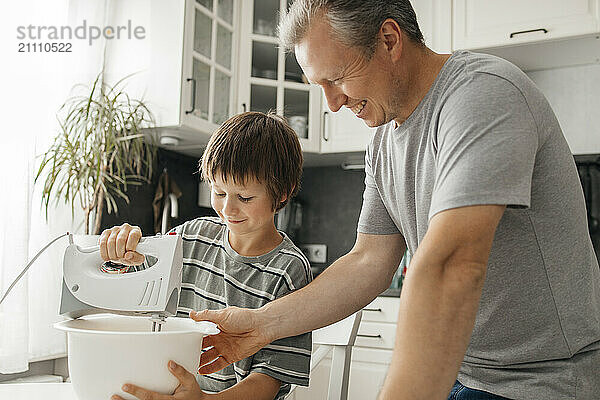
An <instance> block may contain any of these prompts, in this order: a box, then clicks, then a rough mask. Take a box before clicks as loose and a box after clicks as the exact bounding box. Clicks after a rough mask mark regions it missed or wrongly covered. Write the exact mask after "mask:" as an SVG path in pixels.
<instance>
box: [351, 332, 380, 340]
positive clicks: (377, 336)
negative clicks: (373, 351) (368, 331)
mask: <svg viewBox="0 0 600 400" xmlns="http://www.w3.org/2000/svg"><path fill="white" fill-rule="evenodd" d="M356 337H364V338H368V339H381V335H361V334H360V333H359V334H358V335H356Z"/></svg>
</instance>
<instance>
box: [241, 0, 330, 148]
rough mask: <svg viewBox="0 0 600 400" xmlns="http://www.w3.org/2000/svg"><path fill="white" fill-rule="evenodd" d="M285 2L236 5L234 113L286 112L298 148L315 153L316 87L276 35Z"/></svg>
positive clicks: (318, 127)
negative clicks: (237, 37)
mask: <svg viewBox="0 0 600 400" xmlns="http://www.w3.org/2000/svg"><path fill="white" fill-rule="evenodd" d="M288 3H291V1H289V0H255V1H252V0H244V1H243V2H242V4H241V14H242V15H244V18H243V19H242V20H241V26H240V32H241V39H240V40H241V42H240V52H239V56H240V65H239V67H240V81H239V93H238V96H239V99H238V104H237V109H238V111H262V112H267V111H273V112H276V113H277V114H279V115H283V116H285V117H286V118H287V119H288V121H289V123H290V125H291V126H292V128H294V130H295V131H296V133H297V135H298V138H299V139H300V143H301V145H302V149H303V150H304V151H306V152H319V148H320V144H319V143H320V130H321V122H320V118H319V117H320V102H321V98H320V96H321V93H320V89H319V88H318V87H317V86H314V85H310V84H308V82H307V80H306V77H305V76H304V75H303V73H302V69H301V68H300V66H299V65H298V63H297V62H296V58H295V56H294V54H293V53H288V54H286V53H285V52H284V50H283V48H281V46H280V45H279V41H278V39H277V36H276V35H277V32H276V30H277V24H278V22H279V21H278V16H279V15H280V11H283V10H286V9H287V7H288V5H289V4H288Z"/></svg>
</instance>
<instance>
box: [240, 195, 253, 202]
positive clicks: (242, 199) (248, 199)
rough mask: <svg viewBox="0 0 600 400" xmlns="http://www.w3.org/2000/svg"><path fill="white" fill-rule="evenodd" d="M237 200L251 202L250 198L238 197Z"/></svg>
mask: <svg viewBox="0 0 600 400" xmlns="http://www.w3.org/2000/svg"><path fill="white" fill-rule="evenodd" d="M238 198H239V199H240V201H243V202H244V203H247V202H249V201H250V200H252V197H243V196H240V195H238Z"/></svg>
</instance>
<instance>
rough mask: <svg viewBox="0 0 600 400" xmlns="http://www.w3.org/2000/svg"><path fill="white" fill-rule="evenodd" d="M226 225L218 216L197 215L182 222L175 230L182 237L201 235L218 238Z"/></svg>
mask: <svg viewBox="0 0 600 400" xmlns="http://www.w3.org/2000/svg"><path fill="white" fill-rule="evenodd" d="M226 229H227V225H226V224H225V223H224V222H223V221H222V220H221V218H219V217H198V218H195V219H192V220H189V221H187V222H184V223H183V224H181V225H180V226H178V227H177V228H175V231H176V232H177V233H179V234H180V235H182V236H183V237H184V238H185V237H189V236H203V237H207V238H211V239H217V238H220V237H221V236H222V235H223V233H224V232H225V230H226Z"/></svg>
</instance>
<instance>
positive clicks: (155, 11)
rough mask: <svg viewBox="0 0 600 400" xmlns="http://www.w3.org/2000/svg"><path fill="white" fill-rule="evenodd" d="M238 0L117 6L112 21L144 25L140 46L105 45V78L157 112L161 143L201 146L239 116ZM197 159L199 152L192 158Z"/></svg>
mask: <svg viewBox="0 0 600 400" xmlns="http://www.w3.org/2000/svg"><path fill="white" fill-rule="evenodd" d="M239 6H240V2H239V0H171V1H168V2H165V1H163V0H151V1H146V0H130V1H119V2H118V6H116V7H114V10H113V15H111V18H110V21H111V23H112V24H113V25H125V26H126V25H127V23H128V21H134V22H135V24H136V25H139V26H142V27H143V28H144V31H145V37H144V38H143V39H138V40H132V39H130V40H112V41H107V47H106V58H105V60H106V77H107V80H108V81H112V82H114V81H117V80H118V79H121V78H123V77H124V76H127V75H129V74H133V75H132V76H131V77H129V78H128V79H127V80H126V81H125V83H126V87H125V90H126V91H127V93H128V95H129V96H130V97H134V98H141V99H143V100H144V101H145V103H146V104H147V105H148V107H149V108H150V110H151V111H152V112H153V114H154V116H155V119H156V126H157V127H158V128H159V129H157V130H156V131H155V132H157V133H158V134H157V136H158V139H159V141H160V142H161V143H162V144H172V145H178V146H179V147H178V148H179V149H188V150H189V149H190V148H194V147H200V146H202V145H203V144H205V143H206V142H207V141H208V138H209V137H210V135H211V134H212V132H214V130H215V129H216V128H217V127H218V126H219V124H221V123H222V122H223V121H224V120H226V119H227V118H228V117H229V116H230V115H232V114H233V113H234V112H235V111H236V110H235V108H234V105H235V103H234V101H235V98H236V95H237V91H236V88H237V64H238V52H237V51H236V49H237V48H238V41H239V25H240V22H239V20H240V15H239ZM192 153H193V154H195V155H197V152H192Z"/></svg>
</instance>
